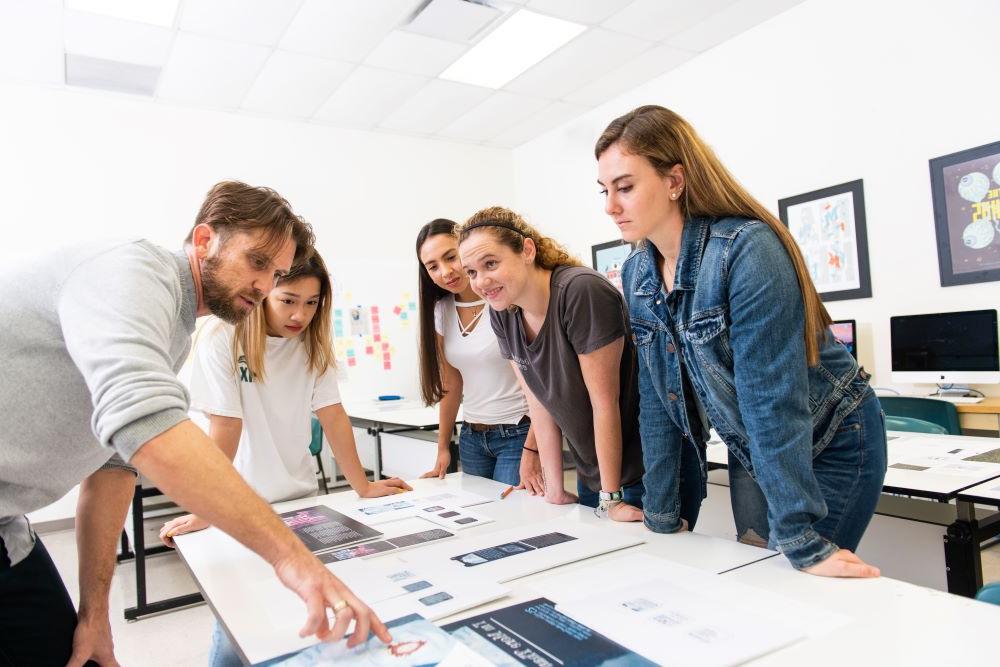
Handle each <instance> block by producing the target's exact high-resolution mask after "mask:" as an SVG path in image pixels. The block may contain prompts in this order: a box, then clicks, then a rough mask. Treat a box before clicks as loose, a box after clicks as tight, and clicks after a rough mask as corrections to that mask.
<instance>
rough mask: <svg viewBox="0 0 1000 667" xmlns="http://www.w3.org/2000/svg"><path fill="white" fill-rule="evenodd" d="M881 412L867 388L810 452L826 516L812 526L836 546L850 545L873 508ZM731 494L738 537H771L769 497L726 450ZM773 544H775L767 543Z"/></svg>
mask: <svg viewBox="0 0 1000 667" xmlns="http://www.w3.org/2000/svg"><path fill="white" fill-rule="evenodd" d="M886 463H887V462H886V438H885V415H884V414H883V412H882V408H881V406H880V405H879V402H878V399H877V398H875V393H874V392H873V391H872V390H871V389H869V390H868V392H867V395H866V396H865V398H864V399H863V400H862V401H861V403H860V405H858V407H857V408H855V409H854V411H853V412H851V413H850V414H848V415H847V416H846V417H844V420H843V421H842V422H841V423H840V426H839V427H837V432H836V434H835V435H834V437H833V439H832V440H830V443H829V444H828V445H827V446H826V447H824V448H823V449H822V451H820V453H819V454H817V455H816V456H815V457H814V458H813V474H815V476H816V481H817V482H819V487H820V490H821V491H822V494H823V501H824V502H825V504H826V510H827V511H826V516H825V517H823V518H822V519H820V520H819V521H817V522H816V524H815V525H814V526H813V527H814V528H815V530H816V532H818V533H819V534H820V535H822V536H823V537H825V538H826V539H828V540H830V541H831V542H833V543H834V544H836V545H837V546H838V547H841V548H844V549H850V550H852V551H854V550H855V549H857V548H858V543H859V542H861V537H862V535H864V533H865V529H866V528H867V527H868V523H869V522H870V521H871V518H872V515H873V514H874V513H875V506H876V505H877V504H878V499H879V496H880V495H881V493H882V482H883V480H884V478H885V468H886ZM729 494H730V498H731V500H732V504H733V519H735V521H736V534H737V537H738V539H739V540H740V541H741V542H745V543H748V544H755V545H757V546H763V545H765V544H769V542H770V530H769V528H768V515H767V499H766V498H765V497H764V494H763V493H761V490H760V487H759V486H758V485H757V483H756V482H755V481H754V480H753V478H752V477H750V475H748V474H747V471H746V469H745V468H744V467H743V466H742V465H741V464H740V462H739V461H738V460H737V459H736V458H735V457H733V455H732V454H731V453H730V455H729ZM770 546H771V547H772V548H773V546H774V545H773V544H770Z"/></svg>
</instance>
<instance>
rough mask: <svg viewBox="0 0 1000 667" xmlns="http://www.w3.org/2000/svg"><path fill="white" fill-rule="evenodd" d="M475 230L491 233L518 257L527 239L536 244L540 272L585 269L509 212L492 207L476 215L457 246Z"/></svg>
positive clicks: (462, 231)
mask: <svg viewBox="0 0 1000 667" xmlns="http://www.w3.org/2000/svg"><path fill="white" fill-rule="evenodd" d="M474 229H479V230H482V231H488V232H490V233H491V234H493V236H495V237H496V239H497V241H499V242H500V243H502V244H503V245H505V246H507V247H508V248H510V249H511V250H513V251H514V252H516V253H520V252H522V251H523V250H524V240H525V239H531V240H532V242H533V243H534V244H535V266H537V267H538V268H540V269H545V270H547V271H551V270H553V269H555V268H556V267H558V266H583V263H582V262H581V261H580V260H578V259H577V258H576V257H574V256H573V255H571V254H569V251H567V250H566V249H565V248H564V247H562V246H561V245H560V244H559V243H558V242H557V241H556V240H555V239H553V238H551V237H548V236H543V235H542V233H541V232H539V231H538V230H537V229H535V228H534V227H532V226H531V225H529V224H528V223H527V222H525V220H524V218H522V217H521V216H519V215H518V214H517V213H515V212H514V211H512V210H510V209H509V208H504V207H502V206H490V207H489V208H484V209H482V210H481V211H477V212H476V213H474V214H473V215H472V217H471V218H469V219H468V220H466V221H465V223H464V224H462V225H461V226H460V227H459V228H458V242H459V243H461V242H462V241H464V240H465V239H467V238H469V234H470V233H472V231H473V230H474Z"/></svg>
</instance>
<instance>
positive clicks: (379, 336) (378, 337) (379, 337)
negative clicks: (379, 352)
mask: <svg viewBox="0 0 1000 667" xmlns="http://www.w3.org/2000/svg"><path fill="white" fill-rule="evenodd" d="M372 340H374V341H375V342H376V343H377V342H379V341H380V340H382V334H379V333H377V334H375V335H374V336H372Z"/></svg>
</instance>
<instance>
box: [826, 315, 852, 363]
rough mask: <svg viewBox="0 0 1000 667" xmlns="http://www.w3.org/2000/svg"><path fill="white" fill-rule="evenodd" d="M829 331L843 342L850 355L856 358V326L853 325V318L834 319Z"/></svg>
mask: <svg viewBox="0 0 1000 667" xmlns="http://www.w3.org/2000/svg"><path fill="white" fill-rule="evenodd" d="M830 333H832V334H833V337H834V338H835V339H836V340H838V341H840V342H841V343H843V344H844V347H846V348H847V351H848V352H850V353H851V356H852V357H854V358H855V359H857V358H858V348H857V340H858V339H857V327H856V326H855V325H854V320H834V321H833V323H832V324H831V325H830Z"/></svg>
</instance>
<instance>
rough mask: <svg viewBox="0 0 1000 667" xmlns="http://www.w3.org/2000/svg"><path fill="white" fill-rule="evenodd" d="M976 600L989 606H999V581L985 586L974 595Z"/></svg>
mask: <svg viewBox="0 0 1000 667" xmlns="http://www.w3.org/2000/svg"><path fill="white" fill-rule="evenodd" d="M976 599H977V600H979V601H981V602H989V603H990V604H1000V581H994V582H993V583H992V584H986V585H985V586H983V587H982V588H980V589H979V592H978V593H976Z"/></svg>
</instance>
